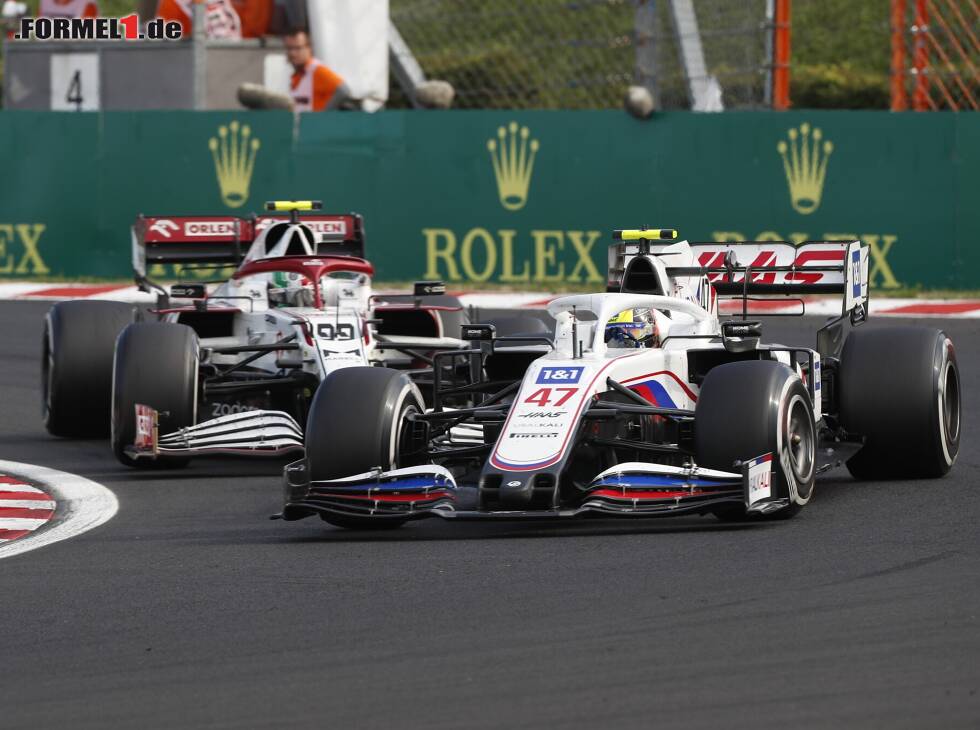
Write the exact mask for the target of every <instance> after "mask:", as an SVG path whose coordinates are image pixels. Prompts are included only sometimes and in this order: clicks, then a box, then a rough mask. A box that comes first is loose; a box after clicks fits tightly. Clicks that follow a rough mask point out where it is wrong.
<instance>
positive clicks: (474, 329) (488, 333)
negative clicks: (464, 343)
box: [461, 324, 497, 340]
mask: <svg viewBox="0 0 980 730" xmlns="http://www.w3.org/2000/svg"><path fill="white" fill-rule="evenodd" d="M461 329H462V331H463V334H462V339H464V340H492V339H493V336H494V334H495V333H496V332H497V328H496V327H494V326H493V325H492V324H464V325H463V326H462V328H461Z"/></svg>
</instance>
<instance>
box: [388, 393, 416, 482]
mask: <svg viewBox="0 0 980 730" xmlns="http://www.w3.org/2000/svg"><path fill="white" fill-rule="evenodd" d="M418 412H419V409H418V407H417V406H416V405H415V404H414V403H409V404H408V405H407V406H405V407H404V408H402V412H401V416H400V417H399V419H398V433H397V435H396V436H395V459H394V463H393V464H392V468H394V469H398V468H401V467H403V466H409V464H407V463H406V461H407V459H406V454H407V453H408V451H409V447H410V446H411V444H412V437H411V431H410V430H409V429H408V428H406V426H407V425H408V422H409V421H408V419H409V416H412V415H414V414H416V413H418Z"/></svg>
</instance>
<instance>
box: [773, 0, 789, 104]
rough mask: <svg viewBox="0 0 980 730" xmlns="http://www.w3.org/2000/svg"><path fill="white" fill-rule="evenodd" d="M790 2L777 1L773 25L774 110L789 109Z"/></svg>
mask: <svg viewBox="0 0 980 730" xmlns="http://www.w3.org/2000/svg"><path fill="white" fill-rule="evenodd" d="M791 12H792V11H791V9H790V0H776V19H775V22H774V23H773V36H774V38H773V59H772V108H773V109H776V110H778V111H786V110H787V109H789V103H790V102H789V49H790V37H789V33H790V13H791Z"/></svg>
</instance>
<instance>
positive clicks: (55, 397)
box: [41, 301, 133, 438]
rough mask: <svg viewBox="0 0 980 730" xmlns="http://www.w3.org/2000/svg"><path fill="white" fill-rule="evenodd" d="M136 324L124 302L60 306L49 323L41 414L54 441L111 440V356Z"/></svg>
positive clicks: (46, 325) (43, 355) (46, 326)
mask: <svg viewBox="0 0 980 730" xmlns="http://www.w3.org/2000/svg"><path fill="white" fill-rule="evenodd" d="M132 321H133V307H132V305H130V304H124V303H122V302H87V301H75V302H59V303H58V304H55V305H54V306H53V307H51V309H50V310H49V311H48V314H47V316H46V317H45V318H44V337H43V341H42V344H41V414H42V418H43V419H44V427H45V428H46V429H47V430H48V433H50V434H52V435H54V436H75V437H85V438H99V437H105V436H108V435H109V422H110V411H111V407H110V406H111V402H112V353H113V350H114V349H115V346H116V337H118V336H119V333H120V332H121V331H122V330H123V328H125V327H126V325H128V324H129V323H130V322H132Z"/></svg>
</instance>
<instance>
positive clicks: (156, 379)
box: [111, 322, 200, 469]
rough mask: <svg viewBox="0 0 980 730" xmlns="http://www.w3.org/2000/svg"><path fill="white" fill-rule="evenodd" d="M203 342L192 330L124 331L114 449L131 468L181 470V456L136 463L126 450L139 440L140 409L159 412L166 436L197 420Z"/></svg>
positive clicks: (144, 325) (161, 325)
mask: <svg viewBox="0 0 980 730" xmlns="http://www.w3.org/2000/svg"><path fill="white" fill-rule="evenodd" d="M199 349H200V346H199V343H198V339H197V334H195V332H194V330H192V329H191V328H190V327H188V326H187V325H183V324H171V323H167V322H140V323H137V324H131V325H129V326H128V327H127V328H126V329H124V330H123V331H122V333H121V334H120V335H119V339H118V340H117V342H116V353H115V359H114V361H113V372H112V437H111V438H112V450H113V452H114V453H115V455H116V458H117V459H119V461H120V462H121V463H123V464H125V465H126V466H132V467H137V468H142V469H161V468H176V467H182V466H185V465H186V464H187V462H188V461H189V459H188V458H186V457H180V456H159V457H157V458H155V459H152V458H139V459H132V458H130V457H129V456H128V455H127V454H126V453H125V449H126V447H128V446H132V445H133V442H134V440H135V438H136V404H140V405H145V406H150V407H151V408H154V409H156V410H157V411H158V413H159V433H160V435H161V436H163V435H164V434H167V433H171V432H173V431H177V430H178V429H181V428H186V427H187V426H193V425H194V423H195V422H196V420H197V401H198V379H199Z"/></svg>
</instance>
